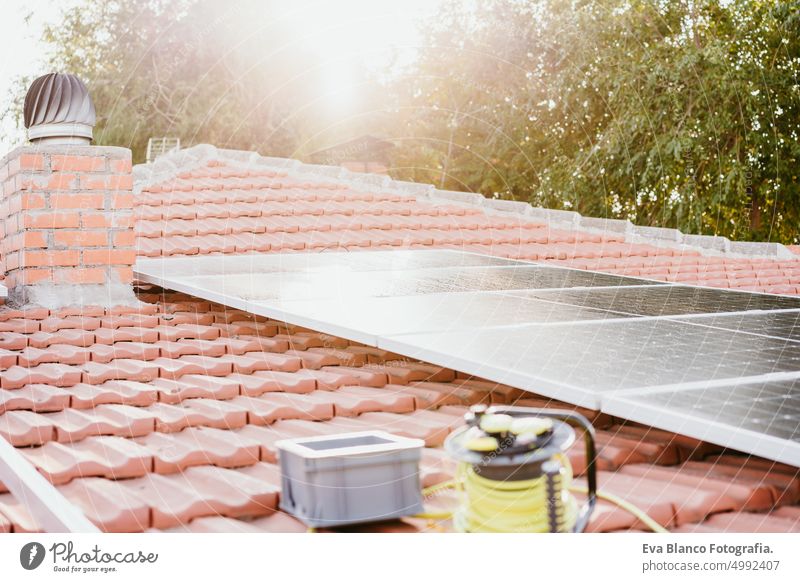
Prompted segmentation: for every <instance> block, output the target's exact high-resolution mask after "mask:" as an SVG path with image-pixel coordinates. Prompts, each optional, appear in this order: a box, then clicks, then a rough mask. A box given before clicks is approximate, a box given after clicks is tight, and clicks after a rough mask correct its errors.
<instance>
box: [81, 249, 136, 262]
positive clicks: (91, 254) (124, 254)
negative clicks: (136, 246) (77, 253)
mask: <svg viewBox="0 0 800 582" xmlns="http://www.w3.org/2000/svg"><path fill="white" fill-rule="evenodd" d="M134 262H136V251H134V250H120V249H97V250H85V251H83V264H84V265H132V264H133V263H134Z"/></svg>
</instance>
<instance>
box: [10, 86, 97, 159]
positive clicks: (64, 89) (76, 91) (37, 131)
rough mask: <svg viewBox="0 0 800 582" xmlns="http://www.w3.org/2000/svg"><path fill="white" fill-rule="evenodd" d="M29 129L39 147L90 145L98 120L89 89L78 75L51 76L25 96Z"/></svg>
mask: <svg viewBox="0 0 800 582" xmlns="http://www.w3.org/2000/svg"><path fill="white" fill-rule="evenodd" d="M24 114H25V115H24V117H25V127H26V128H27V129H28V139H29V140H30V141H31V142H33V143H35V144H41V145H45V144H88V143H89V142H91V141H92V128H93V127H94V124H95V121H96V114H95V110H94V103H92V98H91V97H90V96H89V90H88V89H87V88H86V85H84V84H83V81H81V80H80V79H79V78H78V77H76V76H75V75H69V74H65V73H49V74H47V75H42V76H41V77H39V78H38V79H36V80H35V81H34V82H33V83H31V87H30V89H28V94H27V95H26V96H25V110H24Z"/></svg>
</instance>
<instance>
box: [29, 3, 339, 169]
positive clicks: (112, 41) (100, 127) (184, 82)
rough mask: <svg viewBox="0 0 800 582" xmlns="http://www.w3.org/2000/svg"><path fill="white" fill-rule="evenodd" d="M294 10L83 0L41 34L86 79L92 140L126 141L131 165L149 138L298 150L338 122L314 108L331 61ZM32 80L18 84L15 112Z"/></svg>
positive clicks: (64, 67) (58, 65)
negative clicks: (324, 60)
mask: <svg viewBox="0 0 800 582" xmlns="http://www.w3.org/2000/svg"><path fill="white" fill-rule="evenodd" d="M291 9H293V7H292V6H289V5H287V4H286V3H282V2H280V1H279V0H266V1H265V0H238V1H236V2H232V3H220V2H218V1H215V0H128V1H125V2H119V1H118V0H83V1H81V2H79V3H77V4H75V5H73V6H72V7H71V8H68V9H67V10H66V11H65V12H64V14H63V17H62V18H61V19H60V20H59V22H58V23H57V24H55V25H52V26H50V27H49V28H47V29H46V31H45V39H44V40H45V41H46V42H47V43H48V45H49V46H50V47H51V49H52V53H51V58H50V62H49V64H50V66H51V68H52V70H57V71H65V72H71V73H74V74H77V75H78V76H79V77H80V78H81V79H83V80H84V81H85V82H86V83H87V85H88V87H89V90H90V92H91V95H92V98H93V100H94V102H95V106H96V109H97V113H98V123H97V126H96V128H95V143H98V144H101V145H102V144H110V145H124V146H127V147H130V148H131V149H132V150H133V153H134V161H135V162H140V161H143V158H144V154H145V149H146V145H147V140H148V138H150V137H152V136H176V137H180V138H181V140H182V143H184V144H187V145H190V144H192V143H200V142H206V143H213V144H214V145H216V146H218V147H228V148H234V149H246V150H258V151H261V152H262V153H265V154H268V155H274V156H298V155H301V154H302V153H303V151H305V150H309V149H314V147H318V146H319V145H320V144H319V143H317V142H315V139H314V136H316V135H317V134H318V133H319V127H320V126H324V125H325V124H330V121H331V120H330V119H328V118H326V117H325V113H324V112H322V113H321V112H320V111H319V110H318V109H317V108H315V106H314V105H315V103H316V101H317V100H318V99H319V86H320V82H319V81H320V78H321V77H322V76H323V74H324V70H323V67H322V66H321V65H320V62H319V59H318V56H317V55H316V54H313V53H311V52H309V51H308V50H306V49H305V48H304V46H303V43H302V39H300V38H299V35H298V34H297V31H296V30H294V29H292V28H291V27H287V26H286V20H287V19H288V18H290V17H292V16H294V14H292V12H291ZM31 80H32V79H24V80H21V82H20V86H19V90H18V91H17V104H16V110H15V111H14V114H15V115H16V116H17V117H18V118H21V115H20V114H19V113H20V109H21V103H22V98H23V97H24V94H25V89H26V88H27V86H28V84H29V82H30V81H31ZM332 139H336V137H335V136H334V137H333V138H332ZM325 145H330V143H327V142H325Z"/></svg>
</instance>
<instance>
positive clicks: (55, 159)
mask: <svg viewBox="0 0 800 582" xmlns="http://www.w3.org/2000/svg"><path fill="white" fill-rule="evenodd" d="M50 166H51V167H52V169H53V171H56V172H62V171H66V172H101V171H103V170H105V167H106V160H105V158H103V157H97V156H66V155H53V156H50Z"/></svg>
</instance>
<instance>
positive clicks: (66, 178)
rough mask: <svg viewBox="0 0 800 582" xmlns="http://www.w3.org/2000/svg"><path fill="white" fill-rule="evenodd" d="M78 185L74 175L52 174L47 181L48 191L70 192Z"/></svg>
mask: <svg viewBox="0 0 800 582" xmlns="http://www.w3.org/2000/svg"><path fill="white" fill-rule="evenodd" d="M77 183H78V177H77V176H76V175H75V174H62V173H53V174H51V175H50V178H49V180H48V181H47V186H46V188H47V189H48V190H70V189H72V188H73V187H74V186H76V185H77Z"/></svg>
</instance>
